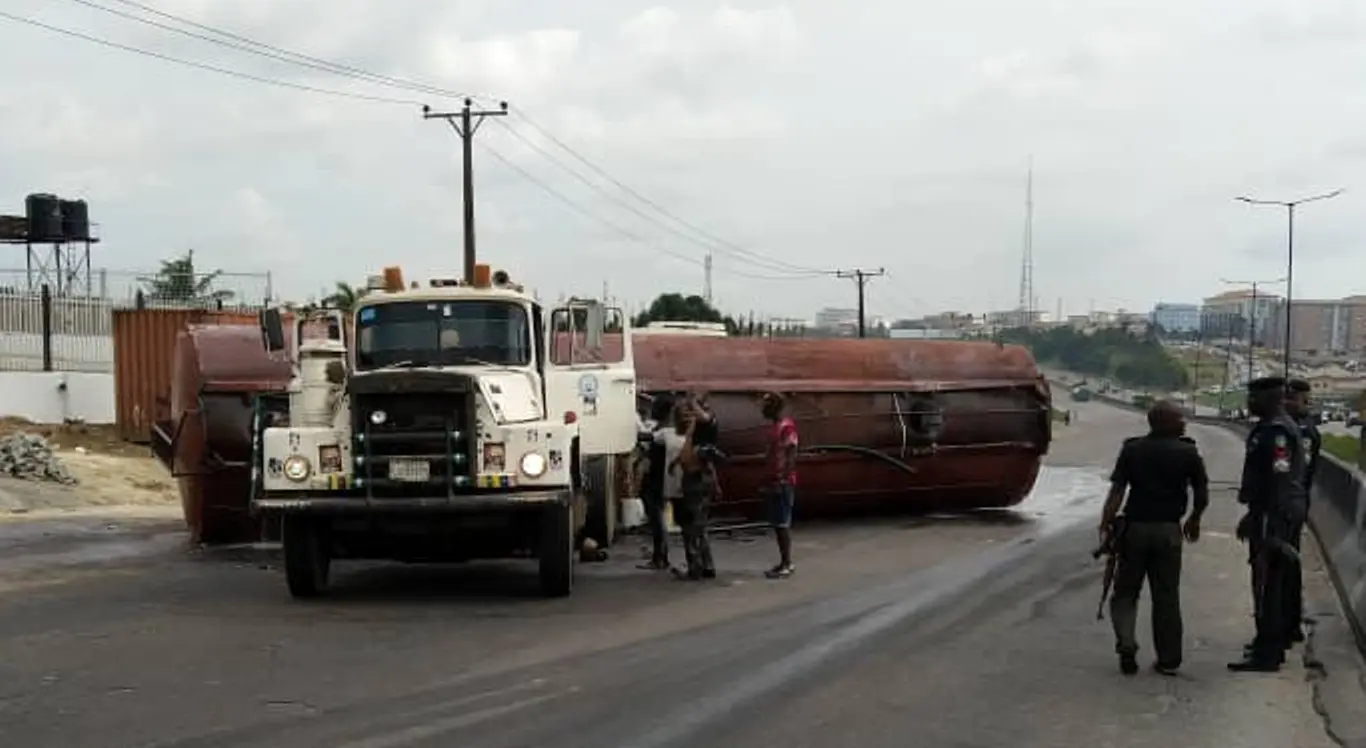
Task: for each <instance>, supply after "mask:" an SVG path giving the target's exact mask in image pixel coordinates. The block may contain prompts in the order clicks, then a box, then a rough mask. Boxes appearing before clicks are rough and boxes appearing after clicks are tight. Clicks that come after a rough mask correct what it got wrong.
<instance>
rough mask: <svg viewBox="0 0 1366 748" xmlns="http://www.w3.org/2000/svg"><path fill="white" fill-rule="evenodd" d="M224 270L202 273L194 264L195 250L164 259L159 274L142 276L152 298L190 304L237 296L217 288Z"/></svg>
mask: <svg viewBox="0 0 1366 748" xmlns="http://www.w3.org/2000/svg"><path fill="white" fill-rule="evenodd" d="M222 275H223V271H222V270H213V271H210V272H207V273H200V272H198V271H197V270H196V268H195V264H194V250H193V249H191V250H187V251H186V252H185V254H183V255H181V256H179V257H174V258H172V259H169V260H162V261H161V269H160V270H158V271H157V272H156V274H155V275H151V276H147V277H143V278H139V279H138V280H139V281H140V282H141V283H142V286H143V290H144V291H145V292H146V294H147V296H148V298H152V299H156V300H159V301H178V302H183V303H186V304H201V303H207V302H223V301H229V300H231V299H232V298H233V296H235V294H234V293H233V292H232V291H229V290H227V289H216V288H214V287H213V285H214V283H216V282H217V281H218V279H219V277H220V276H222Z"/></svg>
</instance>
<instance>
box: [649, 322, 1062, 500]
mask: <svg viewBox="0 0 1366 748" xmlns="http://www.w3.org/2000/svg"><path fill="white" fill-rule="evenodd" d="M635 365H636V372H637V378H638V381H639V391H640V392H641V393H642V398H643V399H645V400H648V399H649V398H651V397H655V396H659V395H662V394H665V393H669V392H680V391H699V392H705V393H707V394H708V399H709V401H710V403H711V407H712V409H713V410H714V411H715V413H716V415H717V417H718V419H719V421H720V426H721V431H720V438H719V446H720V448H721V449H722V450H723V451H724V452H726V453H727V454H728V456H729V459H728V460H727V462H726V464H725V465H724V466H723V467H722V468H721V469H720V476H719V477H720V481H721V485H722V488H723V492H724V496H723V497H722V499H721V502H720V504H719V505H718V506H717V507H716V513H717V514H718V515H724V516H746V517H751V518H752V517H758V516H759V512H760V506H761V505H760V502H759V500H758V499H757V498H756V497H758V496H759V495H760V491H761V488H762V486H763V485H764V483H765V481H766V480H767V468H766V466H765V445H766V441H765V440H766V434H767V429H768V428H769V426H768V425H767V423H766V422H765V421H764V420H763V417H762V415H761V413H760V410H759V403H758V396H759V395H761V394H762V393H764V392H770V391H772V392H779V393H782V394H783V395H785V396H786V399H787V404H788V414H789V415H790V416H791V417H792V418H793V419H794V420H796V422H797V424H798V427H799V429H800V431H801V441H802V450H801V454H800V458H799V459H800V475H799V480H800V506H801V511H802V514H803V515H804V516H807V517H810V516H813V515H823V514H824V515H828V514H832V513H838V512H840V511H842V510H851V509H858V510H865V509H869V508H874V507H877V506H884V507H887V506H894V507H899V508H905V509H912V510H969V509H983V508H1001V507H1009V506H1013V505H1015V504H1018V503H1019V502H1020V501H1022V500H1023V499H1024V497H1025V496H1026V495H1027V494H1028V493H1029V491H1030V489H1032V488H1033V486H1034V482H1035V480H1036V478H1037V477H1038V472H1039V466H1040V463H1041V461H1042V459H1043V456H1044V455H1045V454H1046V453H1047V451H1048V446H1049V442H1050V440H1051V438H1052V420H1051V395H1050V391H1049V387H1048V384H1047V382H1046V381H1045V379H1044V378H1043V375H1042V373H1041V372H1040V371H1039V369H1038V366H1037V365H1036V363H1035V361H1034V359H1033V357H1032V356H1031V355H1030V353H1029V351H1028V350H1026V349H1025V348H1023V347H1020V346H1014V345H1000V344H997V343H993V342H980V343H978V342H959V341H919V340H916V341H904V340H885V339H884V340H859V339H792V338H786V339H755V338H735V337H731V338H716V337H698V336H688V335H657V336H656V335H651V336H640V337H637V338H636V339H635Z"/></svg>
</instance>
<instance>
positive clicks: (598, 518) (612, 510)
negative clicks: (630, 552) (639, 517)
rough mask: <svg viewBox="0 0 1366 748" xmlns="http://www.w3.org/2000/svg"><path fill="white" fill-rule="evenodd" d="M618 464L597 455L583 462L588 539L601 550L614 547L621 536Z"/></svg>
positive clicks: (585, 530) (610, 457) (607, 456)
mask: <svg viewBox="0 0 1366 748" xmlns="http://www.w3.org/2000/svg"><path fill="white" fill-rule="evenodd" d="M615 468H616V461H615V456H614V455H594V456H592V457H589V458H587V459H585V460H584V461H583V475H584V483H583V491H584V495H585V497H586V499H587V503H588V507H587V516H586V521H585V523H584V527H583V534H584V536H585V537H589V538H592V539H593V540H594V541H595V542H596V543H597V544H598V547H599V548H607V547H609V546H611V545H612V541H613V540H615V539H616V534H617V501H616V493H617V492H616V470H615Z"/></svg>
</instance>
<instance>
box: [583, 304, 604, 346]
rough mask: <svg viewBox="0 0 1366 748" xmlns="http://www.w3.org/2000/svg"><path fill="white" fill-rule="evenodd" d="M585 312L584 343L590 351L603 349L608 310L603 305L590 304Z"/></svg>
mask: <svg viewBox="0 0 1366 748" xmlns="http://www.w3.org/2000/svg"><path fill="white" fill-rule="evenodd" d="M584 311H585V314H584V317H585V320H584V325H583V326H584V339H585V340H584V342H585V344H586V345H587V346H588V347H589V348H590V349H596V348H601V347H602V334H603V330H604V329H605V328H606V327H607V308H606V307H604V306H603V305H602V304H589V305H588V307H587V308H586V309H585V310H584Z"/></svg>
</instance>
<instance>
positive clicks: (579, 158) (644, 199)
mask: <svg viewBox="0 0 1366 748" xmlns="http://www.w3.org/2000/svg"><path fill="white" fill-rule="evenodd" d="M514 116H515V117H516V118H517V119H519V120H521V121H522V122H524V123H526V125H527V126H528V127H530V128H531V129H532V130H535V131H536V133H537V134H539V135H541V137H544V138H545V139H546V140H549V141H550V142H552V143H554V144H555V145H557V146H559V147H560V148H561V149H562V150H563V151H564V152H565V153H568V154H569V155H570V156H572V157H574V159H575V160H577V161H578V162H579V163H582V164H583V165H584V166H586V167H588V168H589V169H591V170H592V171H593V172H594V173H596V174H597V175H598V176H600V177H602V178H603V179H606V180H607V181H608V182H611V183H612V184H613V185H615V186H616V187H617V189H619V190H621V191H622V192H625V193H626V194H628V195H630V196H631V197H634V198H635V199H637V200H639V201H640V202H642V203H644V204H646V205H648V206H650V207H651V208H653V209H654V210H655V211H656V212H658V213H659V214H660V215H662V216H664V217H666V218H668V219H670V220H672V221H674V222H675V223H677V224H679V225H680V226H684V227H686V228H688V229H690V230H691V231H693V232H694V233H695V234H697V235H698V236H701V237H702V238H703V239H706V240H708V241H710V242H712V243H713V244H717V245H720V246H723V247H728V248H730V249H731V250H732V251H734V252H739V253H740V254H745V255H749V256H751V257H758V258H760V259H765V260H767V258H765V257H764V256H763V255H760V254H757V253H755V252H753V251H751V250H748V249H745V248H744V247H741V246H739V245H737V244H734V243H731V242H728V241H726V240H724V239H720V238H718V237H716V236H714V235H712V234H710V233H708V232H707V231H705V230H703V229H702V228H700V227H698V226H697V225H696V224H693V223H691V222H689V221H686V220H684V219H682V218H680V217H678V216H677V215H675V214H673V213H671V212H670V211H669V210H668V209H666V208H664V206H662V205H660V204H659V203H657V202H655V201H653V200H651V199H650V198H648V197H646V196H645V195H642V194H641V193H640V192H638V191H636V190H634V189H632V188H630V187H628V186H627V185H626V184H624V183H622V182H621V180H619V179H617V178H616V177H614V176H612V175H611V174H609V173H608V172H607V171H606V170H604V169H603V168H601V167H599V166H598V165H597V164H595V163H593V162H592V161H591V160H589V159H588V158H587V157H586V156H584V155H583V154H581V153H579V152H578V151H577V150H575V149H574V148H573V147H571V146H570V145H568V144H567V143H565V142H564V141H562V140H560V139H559V138H557V137H555V135H554V134H552V133H551V132H550V131H548V130H547V129H545V128H544V127H542V126H540V125H538V124H536V122H535V121H533V120H532V119H531V118H530V117H528V116H527V115H526V114H525V113H523V112H520V111H519V112H516V113H515V114H514ZM767 261H769V262H777V263H779V264H782V265H786V266H787V267H790V268H792V269H794V270H799V271H805V272H814V273H821V274H826V275H828V274H829V271H828V270H820V269H817V268H809V267H804V266H801V265H793V264H791V263H787V262H782V261H780V260H767Z"/></svg>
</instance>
